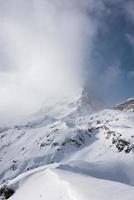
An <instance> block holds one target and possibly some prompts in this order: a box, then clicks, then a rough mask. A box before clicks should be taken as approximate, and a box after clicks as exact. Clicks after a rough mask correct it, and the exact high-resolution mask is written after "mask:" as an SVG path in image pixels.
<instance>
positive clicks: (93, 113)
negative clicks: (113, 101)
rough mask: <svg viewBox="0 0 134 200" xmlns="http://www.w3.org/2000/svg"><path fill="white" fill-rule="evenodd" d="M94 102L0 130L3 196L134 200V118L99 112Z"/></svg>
mask: <svg viewBox="0 0 134 200" xmlns="http://www.w3.org/2000/svg"><path fill="white" fill-rule="evenodd" d="M93 99H94V98H91V97H90V96H89V95H88V94H87V93H86V92H84V93H83V94H82V96H81V97H78V98H76V99H75V101H71V102H70V101H69V102H66V101H64V102H63V103H60V104H56V105H54V106H49V107H47V109H46V110H44V109H43V110H40V111H39V112H38V113H36V114H35V115H33V116H32V117H31V118H30V119H29V121H28V122H26V121H23V123H20V124H18V125H15V126H12V127H4V128H3V127H2V128H1V129H0V142H1V146H0V180H1V184H2V185H1V190H0V194H1V195H5V194H6V193H14V192H13V191H15V194H14V195H13V196H12V197H11V199H13V200H24V199H30V200H34V199H36V200H38V199H47V200H59V199H61V200H72V199H74V200H75V199H77V200H89V199H92V200H98V199H100V200H102V199H111V200H116V199H125V200H132V199H133V195H134V188H133V186H134V167H133V166H134V113H133V112H128V111H126V110H124V111H122V110H120V109H119V110H115V109H113V110H112V109H103V110H100V109H101V108H102V102H101V101H99V99H97V100H95V99H94V100H93ZM82 110H83V112H82ZM99 110H100V111H99ZM5 185H6V186H5ZM7 196H8V194H7ZM9 196H10V195H9ZM1 198H2V196H1Z"/></svg>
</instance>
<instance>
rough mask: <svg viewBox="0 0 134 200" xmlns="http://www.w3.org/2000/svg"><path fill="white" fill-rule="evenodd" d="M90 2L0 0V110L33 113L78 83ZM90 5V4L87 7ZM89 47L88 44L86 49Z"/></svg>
mask: <svg viewBox="0 0 134 200" xmlns="http://www.w3.org/2000/svg"><path fill="white" fill-rule="evenodd" d="M89 5H91V7H94V4H93V1H91V0H84V1H75V0H72V1H67V0H62V1H60V0H58V1H55V0H38V1H36V0H30V1H23V0H14V1H13V0H10V1H0V27H1V33H0V49H1V56H0V96H1V103H0V112H1V113H2V112H3V113H8V114H9V113H12V114H13V115H14V114H20V113H21V114H26V113H30V112H34V111H36V110H37V109H39V107H40V106H41V105H42V103H43V102H45V101H46V100H47V99H48V97H49V98H50V97H51V98H57V97H61V96H64V95H68V94H72V93H74V92H75V91H76V90H77V89H78V88H80V87H81V86H82V83H83V79H82V73H83V67H84V66H85V50H86V48H85V47H86V46H87V42H88V47H91V46H92V38H93V37H94V34H95V31H96V23H95V22H94V20H92V19H91V18H90V17H89V15H88V12H87V8H88V6H89ZM89 7H90V6H89ZM89 49H90V48H89Z"/></svg>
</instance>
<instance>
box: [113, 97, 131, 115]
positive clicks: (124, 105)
mask: <svg viewBox="0 0 134 200" xmlns="http://www.w3.org/2000/svg"><path fill="white" fill-rule="evenodd" d="M114 108H115V109H117V110H124V111H125V110H126V111H131V112H134V98H131V99H128V100H127V101H124V102H122V103H120V104H118V105H116V106H115V107H114Z"/></svg>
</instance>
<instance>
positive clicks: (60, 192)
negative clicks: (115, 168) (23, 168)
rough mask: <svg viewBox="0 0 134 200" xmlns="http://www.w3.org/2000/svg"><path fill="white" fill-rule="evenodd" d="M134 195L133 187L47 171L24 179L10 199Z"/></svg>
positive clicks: (86, 199)
mask: <svg viewBox="0 0 134 200" xmlns="http://www.w3.org/2000/svg"><path fill="white" fill-rule="evenodd" d="M83 167H84V165H83ZM92 169H93V168H92ZM133 195H134V190H133V187H130V186H128V185H125V184H122V183H118V182H114V181H109V180H104V179H103V180H100V179H96V178H93V177H90V176H89V175H85V174H83V173H76V172H75V169H74V170H72V171H71V172H70V171H68V170H66V168H62V170H61V169H57V168H51V169H49V168H48V169H46V170H43V171H41V172H38V173H36V174H34V175H32V176H30V177H28V178H27V179H25V180H24V182H23V183H22V184H21V186H20V187H19V189H18V190H17V191H16V193H15V195H14V196H12V197H11V198H10V199H11V200H24V199H32V200H37V199H46V200H53V199H55V200H59V199H61V200H89V199H92V200H102V199H104V200H105V199H106V200H107V199H111V200H116V199H123V200H132V197H133Z"/></svg>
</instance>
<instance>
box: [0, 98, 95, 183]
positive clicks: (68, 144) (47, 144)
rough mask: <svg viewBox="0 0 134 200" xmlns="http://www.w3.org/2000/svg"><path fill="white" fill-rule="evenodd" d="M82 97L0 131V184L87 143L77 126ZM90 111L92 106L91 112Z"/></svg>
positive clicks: (55, 160) (61, 158) (85, 133)
mask: <svg viewBox="0 0 134 200" xmlns="http://www.w3.org/2000/svg"><path fill="white" fill-rule="evenodd" d="M83 98H84V95H82V97H77V98H75V100H73V101H64V102H62V103H60V104H58V103H57V104H55V105H53V106H50V105H49V106H47V107H45V110H44V109H43V110H40V111H39V112H38V113H36V114H35V115H33V116H31V117H30V119H29V121H27V120H24V121H22V122H21V123H19V124H18V125H15V126H12V127H4V128H1V129H0V181H1V182H2V181H5V180H8V179H9V178H13V177H15V176H17V175H19V174H20V173H22V172H24V171H27V170H29V169H32V168H36V167H38V166H40V165H43V164H48V163H52V162H59V161H61V160H63V159H65V158H66V157H69V155H70V153H72V152H75V151H76V150H77V149H79V148H80V147H81V146H82V145H85V143H88V141H89V138H90V133H88V131H86V130H85V128H83V127H81V126H79V125H78V124H77V121H78V120H79V118H80V114H79V111H78V108H80V107H81V106H82V104H81V102H82V99H83ZM87 104H88V107H90V105H91V104H92V105H93V102H91V101H89V99H88V101H87ZM97 109H98V107H97ZM93 110H94V111H95V105H94V109H93V108H92V107H91V110H89V111H90V113H92V112H93ZM87 119H88V117H87ZM77 125H78V126H77ZM85 126H87V123H85Z"/></svg>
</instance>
